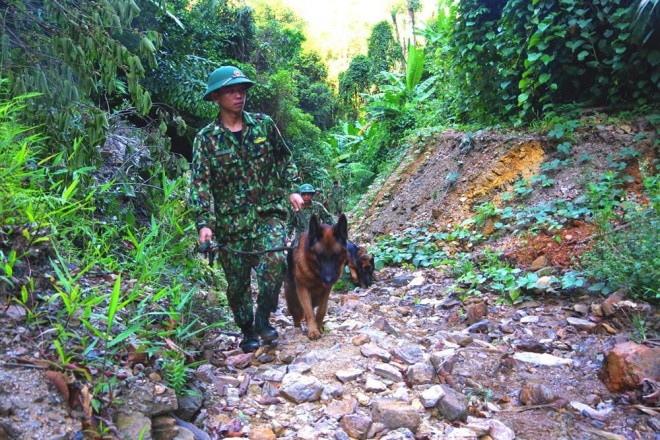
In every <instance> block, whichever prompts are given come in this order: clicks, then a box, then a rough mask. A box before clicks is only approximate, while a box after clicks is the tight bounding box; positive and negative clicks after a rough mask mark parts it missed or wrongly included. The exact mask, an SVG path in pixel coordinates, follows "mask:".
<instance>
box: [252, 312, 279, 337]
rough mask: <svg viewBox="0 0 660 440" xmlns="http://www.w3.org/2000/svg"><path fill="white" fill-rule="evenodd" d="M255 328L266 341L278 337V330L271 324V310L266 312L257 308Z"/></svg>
mask: <svg viewBox="0 0 660 440" xmlns="http://www.w3.org/2000/svg"><path fill="white" fill-rule="evenodd" d="M254 329H255V330H256V331H257V333H259V336H261V339H262V340H263V341H264V342H265V343H267V344H268V343H269V342H272V341H274V340H275V339H277V338H278V336H279V335H278V334H277V330H275V329H274V328H273V326H272V325H270V312H264V311H263V310H260V309H259V308H257V313H255V315H254Z"/></svg>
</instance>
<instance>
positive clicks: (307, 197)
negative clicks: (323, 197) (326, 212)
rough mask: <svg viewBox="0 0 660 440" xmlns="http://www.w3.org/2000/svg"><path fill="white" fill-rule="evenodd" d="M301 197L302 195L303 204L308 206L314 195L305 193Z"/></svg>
mask: <svg viewBox="0 0 660 440" xmlns="http://www.w3.org/2000/svg"><path fill="white" fill-rule="evenodd" d="M301 195H302V198H303V202H305V205H308V204H309V202H311V201H312V197H313V196H314V194H310V193H305V194H301Z"/></svg>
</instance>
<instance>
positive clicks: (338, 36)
mask: <svg viewBox="0 0 660 440" xmlns="http://www.w3.org/2000/svg"><path fill="white" fill-rule="evenodd" d="M258 1H259V0H248V3H249V4H255V3H257V2H258ZM261 1H262V2H263V3H266V4H268V5H270V6H272V7H274V8H277V7H278V5H284V6H285V7H288V8H289V9H292V10H293V11H294V12H295V13H296V15H297V16H299V17H300V18H301V19H302V20H304V21H305V22H306V24H307V26H306V28H305V35H306V36H307V37H308V41H307V43H306V45H307V46H309V47H310V48H313V49H316V50H317V51H318V52H319V53H320V54H321V56H322V57H323V58H324V59H325V60H326V61H327V64H328V68H329V72H330V77H331V78H336V76H337V75H338V74H339V72H340V71H342V70H345V69H346V68H347V67H348V64H349V63H350V60H351V59H352V58H353V57H354V56H355V55H358V54H366V52H367V39H368V38H369V34H370V33H371V28H372V26H373V25H374V24H376V23H378V22H379V21H382V20H387V21H389V22H390V23H391V21H392V19H391V14H390V11H391V10H392V9H393V8H394V7H396V6H397V5H399V7H400V12H399V14H398V16H397V21H398V26H399V31H400V34H401V38H406V39H409V38H410V35H411V29H410V26H409V23H408V14H407V11H406V9H405V4H406V2H405V0H261ZM420 3H421V4H422V9H421V11H419V12H418V13H417V14H416V16H415V22H416V25H417V26H419V25H421V24H423V23H424V22H426V21H427V20H428V19H429V18H430V17H432V16H435V15H436V14H437V5H438V0H421V1H420Z"/></svg>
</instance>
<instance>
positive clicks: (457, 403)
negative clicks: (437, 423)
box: [436, 385, 468, 422]
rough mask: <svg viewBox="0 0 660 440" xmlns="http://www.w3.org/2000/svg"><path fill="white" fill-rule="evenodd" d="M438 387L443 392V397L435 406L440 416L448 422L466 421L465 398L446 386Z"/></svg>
mask: <svg viewBox="0 0 660 440" xmlns="http://www.w3.org/2000/svg"><path fill="white" fill-rule="evenodd" d="M440 386H441V387H442V390H443V391H444V392H445V396H444V397H443V398H442V399H440V401H439V402H438V404H437V405H436V408H437V409H438V412H439V413H440V415H441V416H442V417H444V418H445V419H446V420H447V421H449V422H455V421H459V420H460V421H463V422H464V421H465V420H467V415H468V413H467V403H468V400H467V397H465V395H463V394H462V393H459V392H458V391H456V390H454V389H453V388H451V387H449V386H447V385H440Z"/></svg>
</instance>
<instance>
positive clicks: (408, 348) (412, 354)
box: [392, 344, 424, 365]
mask: <svg viewBox="0 0 660 440" xmlns="http://www.w3.org/2000/svg"><path fill="white" fill-rule="evenodd" d="M392 355H393V356H394V358H395V359H397V360H399V361H401V362H403V363H404V364H407V365H413V364H417V363H419V362H423V361H424V350H423V349H422V347H420V346H419V345H414V344H402V345H397V346H396V347H394V348H393V349H392Z"/></svg>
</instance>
